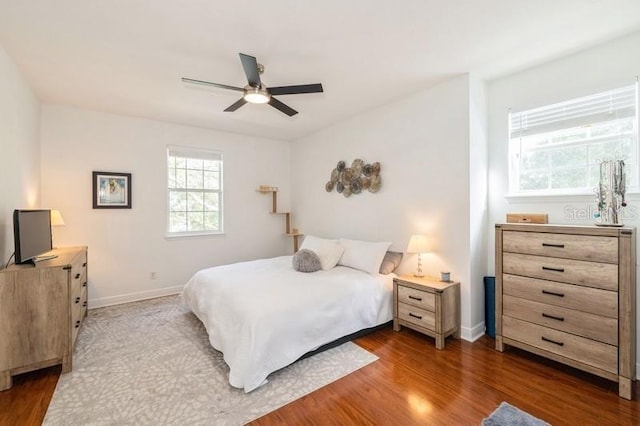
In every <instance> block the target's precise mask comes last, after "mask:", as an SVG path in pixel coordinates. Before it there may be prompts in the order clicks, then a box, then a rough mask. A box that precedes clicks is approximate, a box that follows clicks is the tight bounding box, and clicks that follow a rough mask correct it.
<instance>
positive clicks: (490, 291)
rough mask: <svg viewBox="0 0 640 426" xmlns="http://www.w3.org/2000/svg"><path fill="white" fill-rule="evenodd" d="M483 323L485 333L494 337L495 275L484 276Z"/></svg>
mask: <svg viewBox="0 0 640 426" xmlns="http://www.w3.org/2000/svg"><path fill="white" fill-rule="evenodd" d="M484 325H485V327H486V333H487V334H488V335H489V336H491V337H494V338H495V337H496V277H484Z"/></svg>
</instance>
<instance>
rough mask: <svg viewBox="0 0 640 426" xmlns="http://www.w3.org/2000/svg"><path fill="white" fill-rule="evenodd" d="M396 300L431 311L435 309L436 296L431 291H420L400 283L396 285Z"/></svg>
mask: <svg viewBox="0 0 640 426" xmlns="http://www.w3.org/2000/svg"><path fill="white" fill-rule="evenodd" d="M398 302H402V303H406V304H407V305H411V306H415V307H418V308H421V309H425V310H427V311H431V312H435V310H436V296H435V295H434V294H433V293H427V292H426V291H420V290H416V289H414V288H410V287H405V286H402V285H399V286H398Z"/></svg>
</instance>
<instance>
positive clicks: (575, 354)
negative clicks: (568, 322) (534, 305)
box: [502, 316, 618, 374]
mask: <svg viewBox="0 0 640 426" xmlns="http://www.w3.org/2000/svg"><path fill="white" fill-rule="evenodd" d="M502 335H503V336H504V337H507V338H510V339H513V340H517V341H519V342H522V343H526V344H528V345H531V346H534V347H536V348H540V349H544V350H546V351H549V352H552V353H554V354H557V355H561V356H564V357H566V358H569V359H573V360H576V361H579V362H582V363H584V364H587V365H590V366H593V367H596V368H600V369H602V370H604V371H607V372H609V373H613V374H618V348H617V347H616V346H612V345H607V344H605V343H600V342H596V341H593V340H591V339H585V338H584V337H580V336H575V335H573V334H570V333H565V332H562V331H558V330H553V329H550V328H547V327H543V326H540V325H537V324H532V323H530V322H527V321H522V320H519V319H516V318H512V317H508V316H503V317H502Z"/></svg>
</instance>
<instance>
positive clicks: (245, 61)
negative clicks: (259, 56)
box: [240, 53, 260, 87]
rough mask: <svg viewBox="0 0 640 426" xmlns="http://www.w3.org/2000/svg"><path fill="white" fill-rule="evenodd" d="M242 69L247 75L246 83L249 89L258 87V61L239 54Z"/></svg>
mask: <svg viewBox="0 0 640 426" xmlns="http://www.w3.org/2000/svg"><path fill="white" fill-rule="evenodd" d="M240 60H241V61H242V68H244V73H245V74H246V75H247V81H248V82H249V85H250V86H251V87H260V70H258V61H257V60H256V58H254V57H253V56H249V55H245V54H244V53H240Z"/></svg>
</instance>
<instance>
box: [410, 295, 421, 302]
mask: <svg viewBox="0 0 640 426" xmlns="http://www.w3.org/2000/svg"><path fill="white" fill-rule="evenodd" d="M409 299H412V300H417V301H418V302H422V297H416V296H409Z"/></svg>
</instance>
